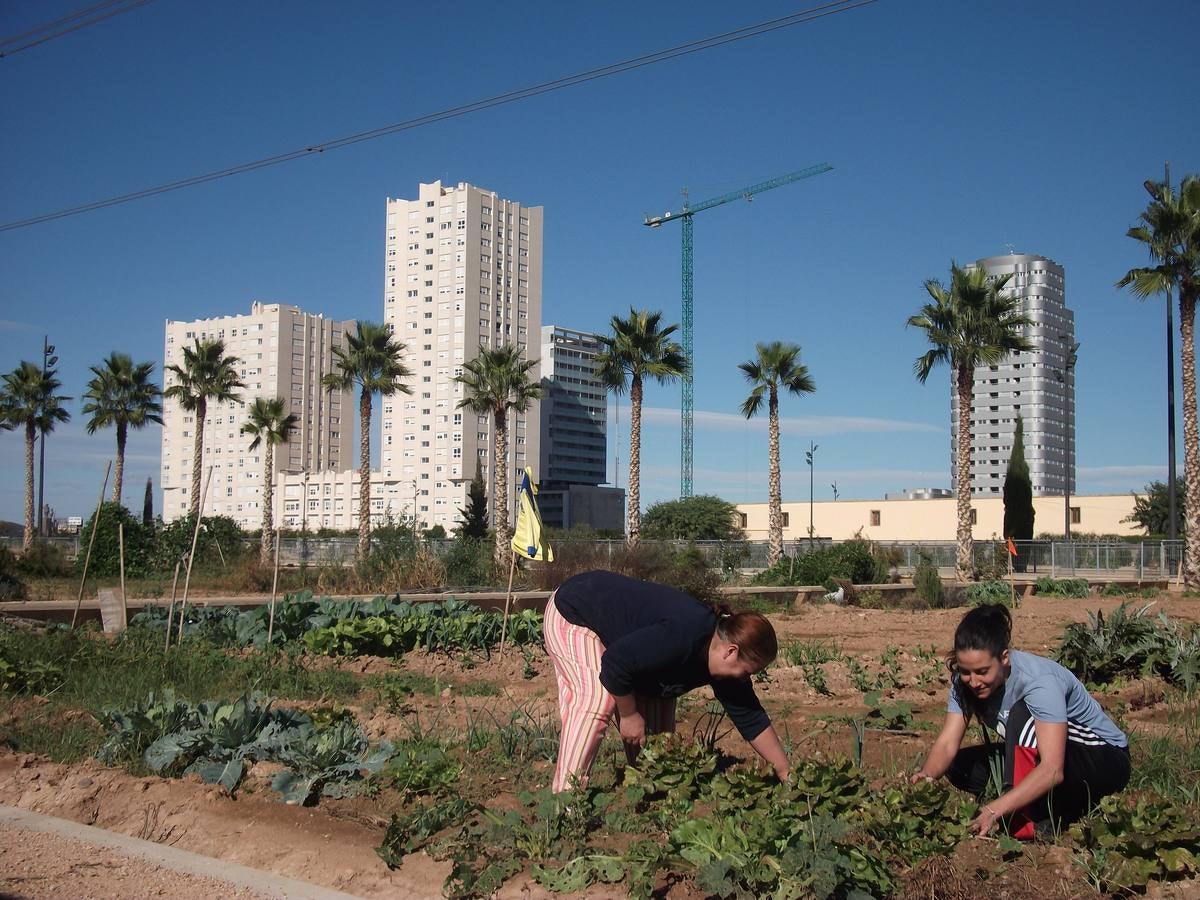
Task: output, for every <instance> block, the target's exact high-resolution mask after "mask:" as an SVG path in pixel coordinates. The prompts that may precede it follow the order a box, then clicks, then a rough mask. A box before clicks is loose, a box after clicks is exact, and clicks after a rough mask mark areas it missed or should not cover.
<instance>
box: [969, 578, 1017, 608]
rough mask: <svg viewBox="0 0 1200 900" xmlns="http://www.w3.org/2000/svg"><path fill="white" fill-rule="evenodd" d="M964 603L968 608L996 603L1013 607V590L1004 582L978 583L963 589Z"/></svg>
mask: <svg viewBox="0 0 1200 900" xmlns="http://www.w3.org/2000/svg"><path fill="white" fill-rule="evenodd" d="M962 602H963V604H964V605H966V606H983V605H985V604H988V603H995V604H998V605H1000V606H1008V607H1011V606H1012V605H1013V601H1012V588H1010V587H1009V585H1007V584H1005V583H1004V582H1003V581H977V582H975V583H974V584H969V585H967V586H966V587H965V588H964V589H963V592H962Z"/></svg>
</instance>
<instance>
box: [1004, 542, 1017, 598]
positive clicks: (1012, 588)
mask: <svg viewBox="0 0 1200 900" xmlns="http://www.w3.org/2000/svg"><path fill="white" fill-rule="evenodd" d="M1015 547H1016V545H1015V544H1014V543H1013V541H1012V538H1009V539H1008V543H1007V544H1005V546H1004V549H1005V551H1006V552H1005V554H1004V555H1005V556H1007V557H1008V591H1009V593H1010V594H1011V595H1012V598H1011V601H1010V602H1011V604H1012V607H1013V609H1016V608H1017V581H1016V577H1015V576H1014V575H1013V557H1014V556H1015V554H1014V553H1013V552H1012V551H1013V549H1015Z"/></svg>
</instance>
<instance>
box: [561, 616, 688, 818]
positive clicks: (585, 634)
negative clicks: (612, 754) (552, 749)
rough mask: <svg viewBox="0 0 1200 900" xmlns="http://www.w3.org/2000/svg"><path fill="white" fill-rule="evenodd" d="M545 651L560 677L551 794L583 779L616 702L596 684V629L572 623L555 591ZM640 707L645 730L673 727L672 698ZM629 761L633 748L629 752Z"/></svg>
mask: <svg viewBox="0 0 1200 900" xmlns="http://www.w3.org/2000/svg"><path fill="white" fill-rule="evenodd" d="M542 627H543V634H544V636H545V640H546V651H547V652H548V653H549V654H550V659H551V660H552V661H553V662H554V677H555V678H556V679H557V681H558V714H559V716H560V717H561V719H562V732H561V734H560V736H559V741H558V765H557V766H555V769H554V782H553V784H552V785H551V790H552V791H553V792H554V793H556V794H557V793H559V792H561V791H565V790H567V789H568V788H570V787H571V786H572V782H577V783H578V785H579V786H580V787H582V786H584V785H586V784H587V778H588V772H589V771H590V770H591V768H592V763H593V762H595V760H596V754H597V753H598V752H599V750H600V744H601V742H602V741H603V740H604V730H605V729H606V728H607V727H608V723H609V722H610V721H613V720H615V719H616V718H617V715H616V713H617V701H616V700H615V699H614V698H613V695H612V694H610V693H609V692H608V691H606V690H605V689H604V687H603V686H602V685H601V684H600V657H601V656H602V655H603V654H604V645H603V644H602V643H600V638H599V636H598V635H597V634H596V632H594V631H592V630H591V629H590V628H585V627H584V626H582V625H572V624H571V623H570V622H568V621H567V620H566V619H564V618H563V617H562V616H561V615H560V614H559V612H558V608H557V607H556V606H555V605H554V595H553V594H551V595H550V600H549V601H548V602H547V603H546V616H545V619H544V622H543V626H542ZM637 707H638V712H640V713H641V714H642V716H643V718H645V720H646V733H647V734H658V733H661V732H667V731H674V730H675V698H673V697H670V698H659V697H638V698H637ZM627 754H628V755H629V758H630V761H631V762H632V761H633V759H634V758H636V755H637V754H636V752H635V753H628V748H627Z"/></svg>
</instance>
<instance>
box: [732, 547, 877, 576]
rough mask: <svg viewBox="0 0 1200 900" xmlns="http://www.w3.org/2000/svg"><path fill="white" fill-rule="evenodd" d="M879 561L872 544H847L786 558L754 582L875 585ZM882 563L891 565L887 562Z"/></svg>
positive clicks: (760, 574)
mask: <svg viewBox="0 0 1200 900" xmlns="http://www.w3.org/2000/svg"><path fill="white" fill-rule="evenodd" d="M877 562H879V561H877V559H876V556H875V555H874V553H873V552H872V547H871V544H870V542H868V541H864V540H851V541H845V542H843V543H841V544H835V545H833V546H832V547H824V548H822V549H820V550H812V551H810V552H808V553H805V554H802V555H799V556H794V557H784V558H783V559H781V560H779V562H777V563H776V564H775V565H773V566H772V567H771V568H769V569H766V570H765V571H763V572H760V573H759V574H758V575H756V576H755V578H754V581H753V583H754V584H769V585H790V584H800V585H812V584H827V583H830V582H831V581H832V580H834V579H845V580H846V581H850V582H853V583H854V584H872V583H875V578H876V577H877V568H878V566H877ZM882 563H883V564H885V565H887V562H886V559H885V560H882ZM885 572H886V568H885ZM885 577H886V576H885Z"/></svg>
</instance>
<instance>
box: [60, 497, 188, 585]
mask: <svg viewBox="0 0 1200 900" xmlns="http://www.w3.org/2000/svg"><path fill="white" fill-rule="evenodd" d="M96 523H98V524H96ZM93 526H95V528H96V540H95V542H94V543H93V542H92V528H93ZM118 526H121V528H122V530H123V532H124V541H125V574H126V575H127V576H128V577H131V578H140V577H142V576H144V575H148V574H150V572H152V571H153V570H154V567H153V556H154V531H153V529H149V528H146V527H145V526H144V525H143V524H142V523H141V520H140V519H136V518H134V516H133V514H132V513H131V512H130V511H129V510H127V509H126V508H125V507H124V506H122V505H121V504H120V503H113V502H111V501H109V502H106V503H103V504H101V505H100V509H99V510H97V512H95V513H93V514H92V517H91V518H90V519H88V520H87V522H86V523H85V524H84V526H83V530H82V531H81V532H80V533H79V546H80V553H79V556H78V557H77V558H76V560H75V566H76V569H77V570H78V571H80V572H82V571H83V566H84V563H85V562H86V561H87V548H88V547H89V546H91V548H92V555H91V561H90V562H88V575H90V576H95V577H99V578H105V577H111V576H113V575H117V574H119V572H120V569H121V562H120V543H121V537H120V536H119V535H118V533H117V531H118ZM190 540H191V538H190V535H189V541H190ZM171 566H172V567H173V566H174V562H173V561H172V563H171Z"/></svg>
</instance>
